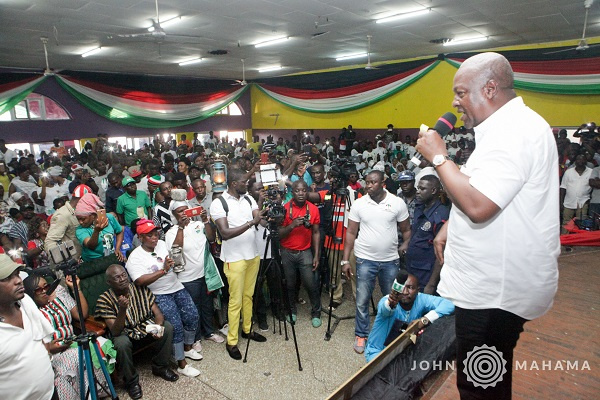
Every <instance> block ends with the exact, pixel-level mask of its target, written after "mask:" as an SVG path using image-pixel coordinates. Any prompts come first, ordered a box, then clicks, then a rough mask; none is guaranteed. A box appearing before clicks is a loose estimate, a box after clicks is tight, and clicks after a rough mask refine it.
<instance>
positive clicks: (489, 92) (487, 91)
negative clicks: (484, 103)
mask: <svg viewBox="0 0 600 400" xmlns="http://www.w3.org/2000/svg"><path fill="white" fill-rule="evenodd" d="M498 88H499V86H498V82H496V80H494V79H490V80H489V81H487V82H486V84H485V86H484V87H483V93H484V95H485V97H487V98H488V99H491V98H493V97H494V96H495V95H496V93H498Z"/></svg>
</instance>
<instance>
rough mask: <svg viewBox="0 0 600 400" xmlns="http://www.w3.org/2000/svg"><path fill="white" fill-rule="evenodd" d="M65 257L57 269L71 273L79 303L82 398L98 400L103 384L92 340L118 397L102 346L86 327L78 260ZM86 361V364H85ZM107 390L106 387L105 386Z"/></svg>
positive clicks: (111, 391) (110, 384)
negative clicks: (96, 368)
mask: <svg viewBox="0 0 600 400" xmlns="http://www.w3.org/2000/svg"><path fill="white" fill-rule="evenodd" d="M61 254H62V251H61ZM62 255H63V259H65V260H67V261H63V262H62V263H60V264H58V266H57V267H56V269H57V270H59V271H63V272H64V274H65V276H66V275H69V276H70V277H71V279H72V282H73V291H74V292H75V295H74V296H73V297H74V298H75V304H76V305H77V313H78V315H79V322H80V325H81V334H79V335H77V336H76V337H75V340H74V341H75V342H77V350H78V352H79V395H80V398H81V399H82V400H85V399H87V398H88V396H89V397H90V398H91V399H92V400H96V399H97V398H98V392H97V386H101V387H102V385H100V383H99V382H98V380H97V379H96V376H95V374H94V368H93V366H92V355H91V350H90V341H91V342H92V345H93V349H94V352H95V354H96V359H97V360H98V362H99V363H100V368H101V369H102V374H103V375H104V378H105V379H106V383H107V384H108V389H109V390H110V397H111V399H118V398H119V397H118V396H117V392H115V388H114V386H113V384H112V382H111V380H110V374H109V373H108V370H107V369H106V364H105V363H104V360H103V359H102V353H101V352H100V348H99V347H98V343H97V342H96V334H95V333H93V332H92V333H88V332H87V330H86V328H85V319H84V318H83V308H82V306H81V300H79V296H78V295H77V294H78V293H79V284H78V283H77V265H78V264H77V261H75V260H73V259H71V258H70V254H69V255H68V256H67V257H65V255H64V254H62ZM84 362H85V364H84ZM86 375H87V381H88V392H87V393H86V390H85V379H86ZM103 389H104V390H105V391H106V388H103Z"/></svg>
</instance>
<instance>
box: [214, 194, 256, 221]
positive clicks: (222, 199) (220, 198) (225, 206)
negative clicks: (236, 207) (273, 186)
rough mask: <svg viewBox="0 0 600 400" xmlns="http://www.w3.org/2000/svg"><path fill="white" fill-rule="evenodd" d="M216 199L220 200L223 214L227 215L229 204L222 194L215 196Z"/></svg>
mask: <svg viewBox="0 0 600 400" xmlns="http://www.w3.org/2000/svg"><path fill="white" fill-rule="evenodd" d="M217 199H219V200H221V204H223V210H224V211H225V216H226V217H227V215H228V214H229V205H228V204H227V202H226V201H225V199H224V198H223V197H222V196H219V197H217ZM248 201H250V200H248Z"/></svg>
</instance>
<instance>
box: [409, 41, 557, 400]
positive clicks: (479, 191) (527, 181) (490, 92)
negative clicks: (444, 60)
mask: <svg viewBox="0 0 600 400" xmlns="http://www.w3.org/2000/svg"><path fill="white" fill-rule="evenodd" d="M513 79H514V78H513V71H512V68H511V66H510V64H509V62H508V60H507V59H506V58H504V57H503V56H502V55H500V54H497V53H483V54H478V55H476V56H473V57H471V58H469V59H467V60H466V61H465V62H463V64H462V65H461V67H460V68H459V70H458V72H457V73H456V75H455V77H454V87H453V90H454V100H453V102H452V105H453V107H455V108H456V109H457V111H458V112H459V113H462V114H463V115H462V117H461V120H462V121H463V123H464V125H465V127H466V128H467V129H468V128H475V141H476V144H477V147H476V148H475V151H474V152H473V154H472V155H471V157H470V158H469V160H468V162H467V163H466V164H465V165H463V166H462V167H461V168H460V169H459V168H458V167H457V166H456V164H454V162H452V161H451V160H450V159H449V157H448V152H447V150H446V145H445V143H444V140H443V139H442V138H441V137H440V136H439V135H438V134H437V133H436V132H435V131H432V130H429V131H427V132H421V133H420V134H419V140H418V141H417V151H419V152H420V153H421V154H422V155H423V157H424V158H426V159H427V160H429V161H431V162H432V164H433V165H434V166H435V168H436V172H437V173H438V175H439V177H440V179H441V181H442V183H443V185H444V188H445V190H446V192H447V193H448V195H449V197H450V199H451V200H452V202H453V204H454V207H453V208H452V210H451V212H450V218H449V221H448V223H446V224H445V225H444V227H443V228H442V230H441V231H440V233H439V234H438V235H437V236H436V239H435V241H434V246H435V247H436V255H437V257H438V259H439V260H440V262H441V263H443V264H444V266H443V267H442V271H441V280H440V284H439V286H438V292H439V293H440V295H441V296H443V297H445V298H447V299H449V300H451V301H452V302H453V303H454V304H455V306H456V337H457V363H458V365H457V367H458V368H457V372H458V378H457V386H458V390H459V392H460V395H461V399H491V398H493V399H510V398H511V384H512V377H511V375H512V362H513V350H514V348H515V346H516V344H517V340H518V339H519V334H520V333H521V332H522V331H523V325H524V324H525V322H527V321H528V320H531V319H534V318H537V317H540V316H541V315H543V314H544V313H545V312H547V311H548V310H549V309H550V307H551V306H552V302H553V298H554V294H555V293H556V289H557V284H558V263H557V257H558V254H559V252H560V244H559V217H558V194H559V187H558V174H557V173H556V171H557V167H558V157H557V151H556V144H555V141H554V137H553V135H552V130H551V128H550V126H549V125H548V123H547V122H546V121H545V120H544V119H543V118H542V117H540V116H539V115H538V114H536V113H535V112H534V111H533V110H531V109H529V108H528V107H527V106H525V104H524V103H523V100H522V99H521V98H520V97H517V95H516V93H515V91H514V86H513ZM506 121H511V123H512V127H511V129H506ZM444 246H445V250H444ZM484 346H485V347H488V349H487V350H489V351H492V350H494V351H495V352H496V354H499V355H500V357H501V358H500V360H501V361H505V365H497V366H496V365H494V366H493V367H498V370H499V371H500V372H499V375H498V379H496V381H495V382H493V383H492V384H489V385H487V384H481V383H480V382H478V381H477V375H478V373H482V372H484V371H471V370H469V369H468V368H465V369H463V366H464V365H466V364H469V365H470V366H472V364H470V363H469V361H470V359H469V357H473V358H474V357H475V356H476V353H477V351H478V350H479V349H480V348H481V347H484ZM490 348H491V349H490ZM503 367H505V368H506V373H504V371H503Z"/></svg>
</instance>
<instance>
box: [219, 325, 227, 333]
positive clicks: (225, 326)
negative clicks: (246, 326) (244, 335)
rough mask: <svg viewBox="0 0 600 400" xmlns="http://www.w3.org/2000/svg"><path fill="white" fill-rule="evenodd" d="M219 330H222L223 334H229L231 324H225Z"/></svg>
mask: <svg viewBox="0 0 600 400" xmlns="http://www.w3.org/2000/svg"><path fill="white" fill-rule="evenodd" d="M219 332H221V334H222V335H223V336H227V334H228V333H229V324H225V325H223V327H222V328H221V329H219Z"/></svg>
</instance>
